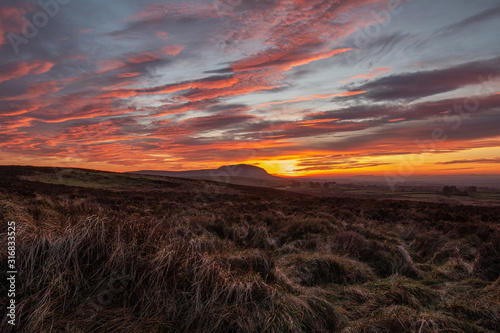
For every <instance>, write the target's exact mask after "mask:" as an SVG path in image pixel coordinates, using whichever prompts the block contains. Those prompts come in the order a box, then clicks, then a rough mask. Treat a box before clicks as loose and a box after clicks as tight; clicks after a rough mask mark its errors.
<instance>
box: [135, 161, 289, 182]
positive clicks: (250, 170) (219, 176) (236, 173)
mask: <svg viewBox="0 0 500 333" xmlns="http://www.w3.org/2000/svg"><path fill="white" fill-rule="evenodd" d="M128 173H137V174H142V175H153V176H167V177H182V178H203V179H209V180H216V181H223V182H231V178H253V179H262V180H283V178H281V177H277V176H273V175H270V174H269V173H268V172H267V171H266V170H264V169H263V168H260V167H258V166H255V165H248V164H235V165H224V166H221V167H220V168H218V169H202V170H189V171H159V170H140V171H133V172H128Z"/></svg>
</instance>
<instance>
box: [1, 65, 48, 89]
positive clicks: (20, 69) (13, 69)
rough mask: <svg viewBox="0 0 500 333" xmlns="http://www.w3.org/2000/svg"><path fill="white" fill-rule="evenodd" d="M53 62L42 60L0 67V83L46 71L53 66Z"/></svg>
mask: <svg viewBox="0 0 500 333" xmlns="http://www.w3.org/2000/svg"><path fill="white" fill-rule="evenodd" d="M54 65H55V64H54V63H52V62H49V61H44V60H32V61H26V62H17V63H13V64H12V63H11V64H8V65H6V66H5V68H1V69H0V83H2V82H5V81H9V80H12V79H18V78H21V77H23V76H26V75H38V74H43V73H47V72H48V71H50V70H51V69H52V67H54Z"/></svg>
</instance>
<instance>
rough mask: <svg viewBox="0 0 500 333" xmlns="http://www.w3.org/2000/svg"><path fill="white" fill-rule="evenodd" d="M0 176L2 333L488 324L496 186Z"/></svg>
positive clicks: (497, 264) (19, 172)
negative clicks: (438, 188)
mask: <svg viewBox="0 0 500 333" xmlns="http://www.w3.org/2000/svg"><path fill="white" fill-rule="evenodd" d="M0 175H1V177H0V217H1V219H2V220H3V221H5V222H2V223H3V224H2V225H3V226H4V227H3V229H2V230H1V232H2V233H1V235H0V246H1V247H2V249H3V248H6V246H7V245H6V242H7V235H6V231H7V228H6V222H7V221H15V222H16V228H17V235H16V236H17V240H16V242H17V249H16V250H17V252H16V253H17V265H18V267H17V270H18V274H17V288H18V290H17V294H16V300H17V311H18V312H17V316H18V326H17V327H16V328H15V330H12V328H11V326H10V325H8V324H7V319H6V315H7V312H6V308H5V307H4V306H2V307H1V308H0V311H1V312H0V315H1V316H2V318H3V320H2V322H1V323H0V331H1V332H311V333H312V332H343V333H349V332H367V333H368V332H370V333H371V332H384V333H385V332H415V333H417V332H418V333H424V332H449V333H451V332H471V333H472V332H498V331H499V327H500V277H499V276H500V224H499V223H500V207H498V206H494V205H493V204H494V203H495V202H496V201H497V200H498V199H499V197H498V194H493V193H475V194H473V195H472V196H470V197H458V196H456V197H445V196H442V195H438V194H434V193H408V192H400V193H389V192H388V193H387V195H392V196H394V199H397V200H376V199H374V198H372V197H370V196H377V195H378V196H379V197H381V198H385V197H384V196H380V193H377V192H376V191H375V192H373V190H367V191H361V190H355V191H352V193H350V192H349V191H343V192H342V193H339V194H338V195H339V196H344V197H334V196H331V195H330V196H328V195H323V194H324V193H323V192H322V191H323V190H320V189H318V190H315V191H313V190H311V191H309V194H314V196H313V195H309V194H307V193H294V192H290V191H280V190H276V189H272V188H259V187H249V186H243V185H235V184H226V183H215V182H210V181H205V180H197V179H191V180H189V179H181V178H170V177H159V176H143V175H130V174H119V173H107V172H99V171H92V170H83V169H72V170H63V169H55V168H33V167H6V166H0ZM330 194H331V193H330ZM348 196H359V197H360V198H352V197H348ZM399 199H405V200H399ZM406 199H409V200H406ZM440 200H446V203H439V201H440ZM420 201H426V202H420ZM427 201H431V202H427ZM449 203H452V204H449ZM0 253H1V255H0V265H1V266H2V267H7V254H6V252H5V251H3V250H2V251H1V252H0ZM6 295H7V285H6V284H4V283H2V284H1V285H0V299H1V303H2V304H6V302H8V300H7V297H6Z"/></svg>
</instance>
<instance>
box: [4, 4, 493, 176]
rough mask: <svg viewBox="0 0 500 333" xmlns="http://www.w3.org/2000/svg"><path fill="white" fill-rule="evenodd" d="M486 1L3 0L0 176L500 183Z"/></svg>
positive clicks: (490, 20)
mask: <svg viewBox="0 0 500 333" xmlns="http://www.w3.org/2000/svg"><path fill="white" fill-rule="evenodd" d="M498 31H500V1H498V0H480V1H469V0H439V1H436V0H400V1H398V0H383V1H382V0H356V1H353V0H349V1H345V0H331V1H325V0H198V1H187V0H186V1H180V0H179V1H150V0H134V1H131V0H106V1H103V0H79V1H77V0H40V1H22V0H2V1H1V3H0V164H4V165H8V164H21V165H40V166H59V167H80V168H92V169H100V170H108V171H132V170H141V169H149V170H174V171H175V170H177V171H180V170H190V169H204V168H216V167H219V166H221V165H228V164H236V163H248V164H253V165H258V166H261V167H263V168H265V169H266V170H267V171H269V172H270V173H273V174H276V175H284V176H311V175H386V176H387V175H393V176H395V177H407V176H411V175H422V174H438V175H439V174H497V173H499V172H498V165H499V162H500V34H499V33H498Z"/></svg>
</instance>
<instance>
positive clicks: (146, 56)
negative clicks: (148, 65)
mask: <svg viewBox="0 0 500 333" xmlns="http://www.w3.org/2000/svg"><path fill="white" fill-rule="evenodd" d="M157 59H160V57H158V56H157V55H155V54H153V53H147V52H145V53H141V54H138V55H135V56H133V57H130V58H128V59H127V61H128V62H131V63H134V64H140V63H143V62H149V61H154V60H157Z"/></svg>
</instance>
